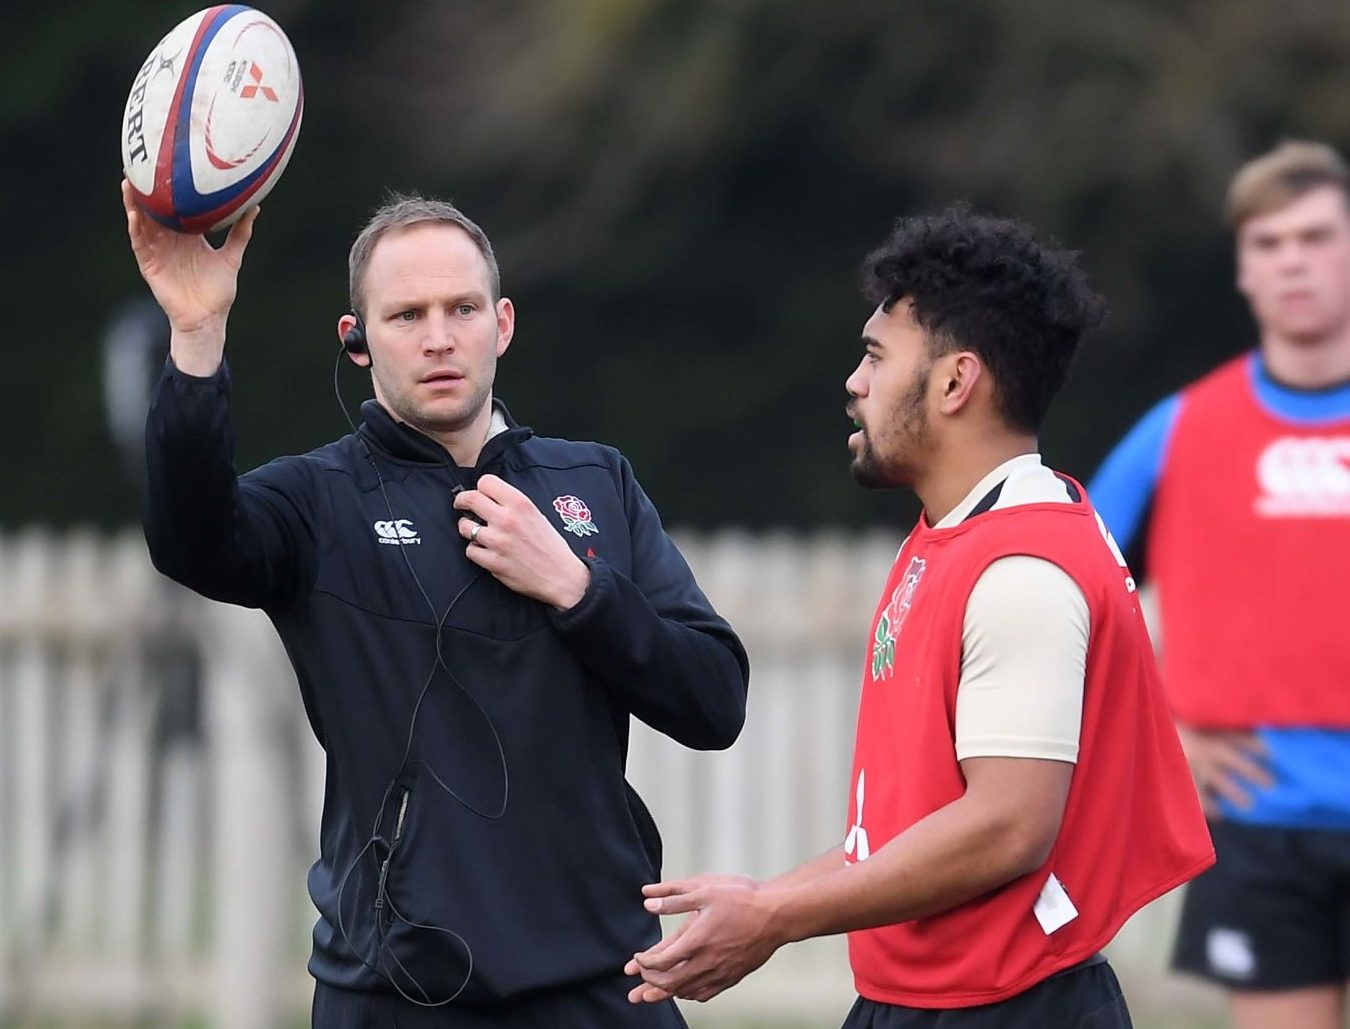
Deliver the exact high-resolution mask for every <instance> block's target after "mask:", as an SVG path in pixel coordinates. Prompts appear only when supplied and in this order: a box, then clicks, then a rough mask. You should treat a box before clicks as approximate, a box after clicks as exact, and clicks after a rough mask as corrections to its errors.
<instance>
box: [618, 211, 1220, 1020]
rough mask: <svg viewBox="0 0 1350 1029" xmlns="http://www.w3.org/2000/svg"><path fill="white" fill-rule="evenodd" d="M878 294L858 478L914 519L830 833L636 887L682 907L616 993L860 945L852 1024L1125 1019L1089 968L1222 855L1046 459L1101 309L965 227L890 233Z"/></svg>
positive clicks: (1025, 247)
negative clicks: (846, 795) (842, 830)
mask: <svg viewBox="0 0 1350 1029" xmlns="http://www.w3.org/2000/svg"><path fill="white" fill-rule="evenodd" d="M866 275H867V292H868V296H869V299H871V300H872V301H873V302H874V303H876V304H877V307H876V310H875V311H874V312H873V314H872V316H871V318H870V319H869V320H868V322H867V324H866V325H865V326H864V328H863V337H862V341H863V347H864V350H865V353H864V356H863V359H862V362H861V364H859V366H858V368H857V369H856V370H855V371H854V372H853V374H852V375H851V376H850V377H849V379H848V381H847V383H846V384H845V387H846V389H847V391H848V394H849V402H848V412H849V414H850V415H851V416H852V418H853V419H854V422H855V425H856V426H857V428H858V431H857V432H855V433H854V434H853V435H852V436H851V437H850V439H849V447H850V450H851V451H852V454H853V473H854V476H855V477H856V478H857V479H858V481H859V482H860V483H862V484H863V485H864V486H868V487H876V488H880V487H893V486H909V487H910V488H912V489H913V490H914V491H915V492H916V493H917V494H918V496H919V499H920V500H921V501H922V502H923V514H922V516H921V517H920V520H919V524H918V525H917V526H916V527H915V529H914V530H913V532H912V533H911V534H910V535H909V537H908V538H907V539H906V540H905V542H904V544H903V545H902V546H901V548H900V552H899V555H898V556H897V558H896V560H895V563H894V565H893V566H892V568H891V572H890V575H889V577H888V579H887V582H886V586H885V589H884V590H883V592H882V597H881V602H880V604H879V605H878V608H877V612H876V615H875V617H874V619H873V621H872V624H871V626H870V631H869V640H870V643H871V647H870V653H869V659H868V661H867V663H866V666H865V668H864V670H863V686H862V698H861V707H860V710H859V715H858V732H857V741H856V746H855V752H854V767H853V788H852V791H851V803H850V807H849V816H848V820H847V823H846V825H847V831H846V836H845V838H844V841H843V845H842V846H835V847H833V848H831V849H830V850H829V851H827V852H826V853H825V854H823V855H821V856H820V857H818V858H816V859H815V860H813V861H810V862H808V863H807V864H805V865H803V866H801V867H800V868H797V869H796V870H794V871H792V872H788V873H787V874H785V875H783V876H780V877H778V878H777V879H773V880H770V881H768V882H765V883H762V884H761V883H756V882H754V881H753V880H749V879H745V878H742V877H729V876H717V875H712V876H700V877H697V878H695V879H692V880H689V881H685V882H668V883H660V884H655V885H653V886H650V887H647V888H646V889H645V890H644V892H645V893H646V894H647V896H648V901H647V904H648V907H649V908H650V909H651V910H653V911H657V912H661V913H663V914H673V913H677V912H696V915H695V916H693V917H691V918H690V919H689V920H688V921H687V922H685V923H684V924H683V925H682V926H681V927H680V928H679V930H677V931H676V933H675V934H673V935H672V936H671V937H669V938H667V939H666V940H665V941H663V942H662V943H660V944H658V945H657V946H656V947H653V948H652V949H651V950H648V951H646V952H645V953H642V954H638V955H636V956H635V957H634V960H633V962H632V963H631V964H630V966H629V970H630V971H634V972H639V973H641V974H642V976H643V978H644V979H645V981H646V982H645V984H644V985H643V986H639V987H637V988H636V989H634V991H633V993H632V995H631V996H632V999H633V1000H634V1001H646V1000H660V999H663V998H665V997H667V996H669V995H671V994H674V995H677V996H680V997H688V998H692V999H695V1000H705V999H707V998H708V997H711V996H713V995H715V994H716V993H718V992H720V991H721V990H723V989H725V988H727V987H728V986H731V985H732V984H734V983H736V982H737V981H739V980H740V979H741V978H742V977H743V976H744V975H746V974H748V973H749V972H751V971H753V970H754V969H755V968H757V967H758V966H759V965H760V964H762V963H763V962H764V961H765V960H767V959H768V957H769V956H770V955H771V954H772V953H773V951H774V950H775V949H776V948H777V947H779V946H781V945H782V944H784V943H787V942H790V941H793V940H800V939H805V938H808V937H812V936H820V935H826V934H831V933H839V932H848V933H849V934H850V936H849V949H850V956H851V960H852V965H853V971H854V978H855V981H856V984H857V987H858V992H859V994H860V996H859V998H858V1000H857V1002H856V1004H855V1005H854V1007H853V1010H852V1012H851V1013H850V1014H849V1016H848V1020H847V1022H846V1023H845V1024H846V1026H848V1027H850V1029H864V1027H866V1029H900V1027H920V1026H933V1027H937V1026H941V1027H943V1029H949V1027H961V1029H976V1027H978V1029H1022V1027H1025V1029H1032V1027H1035V1029H1042V1027H1044V1026H1066V1027H1067V1026H1086V1025H1088V1024H1091V1025H1093V1026H1096V1027H1102V1029H1107V1027H1120V1026H1126V1025H1129V1014H1128V1012H1127V1010H1126V1006H1125V1002H1124V999H1123V997H1122V995H1121V992H1120V987H1119V985H1118V984H1117V982H1116V980H1115V976H1114V974H1113V973H1112V972H1111V970H1110V968H1109V967H1108V966H1107V964H1106V963H1105V960H1104V959H1103V958H1102V956H1101V954H1100V949H1101V948H1102V947H1103V946H1104V945H1105V944H1106V943H1107V942H1108V941H1109V940H1110V939H1111V937H1112V936H1113V935H1114V934H1115V932H1116V930H1117V929H1119V927H1120V926H1121V924H1122V923H1123V922H1124V921H1125V919H1126V918H1128V917H1129V915H1130V914H1132V913H1133V912H1134V911H1135V910H1137V909H1138V908H1139V907H1141V906H1143V905H1144V904H1146V903H1147V902H1148V901H1150V900H1152V899H1153V898H1155V897H1157V896H1159V895H1160V894H1162V893H1164V892H1166V891H1167V890H1170V889H1172V888H1173V887H1175V886H1177V885H1179V884H1180V883H1182V882H1184V881H1185V880H1187V879H1189V878H1191V877H1192V876H1194V875H1196V874H1197V873H1199V872H1200V871H1201V870H1203V869H1204V868H1206V867H1207V866H1208V865H1209V864H1210V863H1211V862H1212V861H1213V851H1212V848H1211V847H1210V843H1209V837H1208V834H1207V833H1206V831H1205V825H1204V819H1203V816H1202V814H1201V811H1200V805H1199V802H1198V800H1197V798H1196V795H1195V791H1194V788H1193V787H1192V786H1191V784H1190V780H1189V776H1188V775H1187V772H1186V765H1185V760H1184V758H1183V756H1182V752H1181V747H1180V745H1179V744H1178V741H1177V738H1176V732H1175V729H1174V728H1173V726H1172V722H1171V717H1170V713H1169V712H1168V709H1167V705H1166V703H1165V701H1164V700H1163V697H1162V694H1161V690H1160V687H1159V685H1158V682H1157V674H1156V670H1155V667H1154V662H1153V655H1152V652H1151V650H1150V647H1149V642H1148V637H1147V634H1146V631H1145V629H1144V624H1143V619H1142V617H1141V614H1140V610H1139V603H1138V598H1137V596H1136V594H1135V588H1134V580H1133V579H1132V578H1131V577H1130V574H1129V570H1128V569H1127V568H1126V567H1125V564H1124V562H1123V561H1122V560H1121V559H1120V554H1119V551H1118V550H1117V549H1116V547H1115V545H1114V544H1113V543H1112V541H1111V540H1110V537H1109V536H1108V535H1107V534H1106V532H1105V529H1104V528H1103V527H1102V526H1101V522H1100V520H1099V519H1098V518H1097V517H1096V514H1095V512H1094V511H1093V509H1092V507H1091V506H1090V505H1089V503H1088V500H1087V498H1086V496H1085V495H1084V494H1083V491H1082V490H1081V489H1080V488H1079V486H1078V485H1077V484H1076V483H1074V482H1073V481H1072V480H1070V479H1068V478H1067V477H1065V476H1061V475H1058V474H1057V473H1055V472H1052V471H1051V470H1050V469H1048V468H1047V467H1045V466H1044V465H1043V464H1042V463H1041V460H1040V457H1039V455H1038V454H1037V442H1036V436H1037V432H1038V430H1039V427H1040V424H1041V421H1042V419H1043V418H1044V416H1045V413H1046V409H1047V407H1048V406H1049V403H1050V400H1051V398H1052V397H1053V396H1054V394H1055V393H1056V391H1057V390H1058V389H1059V388H1060V386H1061V385H1062V384H1063V382H1064V380H1065V376H1066V374H1067V370H1068V366H1069V362H1070V360H1071V358H1072V357H1073V354H1074V351H1075V349H1076V348H1077V345H1078V341H1079V338H1080V336H1081V335H1082V334H1083V332H1084V331H1085V330H1086V329H1088V328H1089V327H1090V326H1092V325H1093V324H1094V322H1095V321H1096V320H1097V319H1098V318H1099V317H1100V310H1101V301H1100V298H1098V297H1097V296H1096V295H1095V294H1094V293H1093V292H1092V291H1091V290H1090V289H1089V287H1088V286H1087V283H1086V281H1085V279H1084V277H1083V274H1082V273H1081V271H1080V270H1079V269H1078V268H1077V266H1076V264H1075V260H1074V257H1073V255H1071V254H1068V253H1064V252H1059V251H1053V250H1049V249H1046V248H1044V247H1042V246H1041V245H1039V244H1038V243H1037V242H1036V241H1035V240H1034V238H1033V237H1032V236H1031V234H1030V232H1029V231H1028V230H1027V229H1026V228H1025V227H1023V226H1020V225H1018V224H1016V223H1013V222H1007V221H997V220H993V219H988V218H983V217H978V216H975V215H971V214H968V213H965V212H964V211H961V210H949V211H946V212H943V213H941V214H937V215H932V216H928V217H921V218H910V219H903V220H901V221H900V222H899V223H898V224H897V226H896V228H895V231H894V233H893V234H892V236H891V237H890V239H889V240H888V241H887V243H886V244H885V245H884V246H883V247H882V248H881V249H880V250H878V251H877V252H875V253H874V254H872V256H871V257H870V258H869V260H868V262H867V266H866ZM1089 1017H1091V1019H1092V1021H1091V1022H1090V1023H1089V1022H1088V1021H1087V1019H1088V1018H1089Z"/></svg>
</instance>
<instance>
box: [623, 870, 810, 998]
mask: <svg viewBox="0 0 1350 1029" xmlns="http://www.w3.org/2000/svg"><path fill="white" fill-rule="evenodd" d="M642 892H643V893H644V894H645V895H646V897H647V901H646V907H647V910H648V911H652V912H654V913H656V914H661V915H672V914H681V913H684V912H690V916H689V918H688V919H686V920H685V922H684V923H683V924H681V925H680V926H679V928H677V929H676V930H675V932H674V933H672V934H671V935H670V936H668V937H666V938H665V939H664V940H662V941H661V942H659V943H657V944H656V945H655V946H654V947H651V948H650V949H648V950H645V951H643V952H642V953H640V954H635V955H634V956H633V959H632V960H631V961H629V962H628V964H627V965H626V966H625V968H624V972H625V973H626V974H628V975H641V976H642V979H643V982H642V983H641V984H640V985H638V986H635V987H634V988H633V989H632V990H631V991H630V992H629V994H628V999H629V1001H631V1002H632V1003H634V1004H641V1003H654V1002H657V1001H663V1000H667V999H669V998H670V997H681V998H683V999H686V1000H697V1001H705V1000H709V999H711V998H713V997H715V996H717V994H719V993H721V992H722V991H723V990H725V989H728V988H729V987H732V986H735V985H736V984H737V983H738V982H740V981H741V980H742V979H744V978H745V977H746V976H747V975H749V974H750V973H751V972H753V971H754V970H755V969H757V968H759V967H760V966H761V965H762V964H764V962H766V961H768V960H769V958H770V957H771V956H772V955H773V953H774V951H776V950H777V949H778V948H779V947H780V946H782V944H783V943H785V942H787V941H786V940H785V939H783V938H781V937H780V936H779V935H778V934H777V931H776V929H775V927H774V924H773V916H774V904H773V891H772V890H768V889H765V888H764V887H762V886H761V884H760V883H759V882H757V881H756V880H754V879H751V878H749V877H748V876H729V875H701V876H696V877H695V878H693V879H685V880H674V881H671V882H663V883H655V884H653V885H650V886H644V887H643V888H642Z"/></svg>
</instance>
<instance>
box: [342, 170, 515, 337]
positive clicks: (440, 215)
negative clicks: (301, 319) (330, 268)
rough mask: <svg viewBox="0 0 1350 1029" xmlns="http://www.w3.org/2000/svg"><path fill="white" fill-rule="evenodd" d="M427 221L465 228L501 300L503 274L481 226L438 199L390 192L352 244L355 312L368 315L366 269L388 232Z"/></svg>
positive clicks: (349, 257) (350, 273) (351, 280)
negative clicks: (366, 312) (480, 255)
mask: <svg viewBox="0 0 1350 1029" xmlns="http://www.w3.org/2000/svg"><path fill="white" fill-rule="evenodd" d="M428 222H430V223H433V224H438V225H450V226H453V227H455V228H459V229H463V230H464V232H466V233H467V234H468V236H469V238H470V239H471V240H473V245H474V246H476V247H477V248H478V252H479V253H480V254H482V255H483V260H484V261H485V262H487V271H488V289H489V291H490V292H491V293H492V299H493V300H494V301H495V300H498V299H499V298H500V297H501V295H502V279H501V272H499V271H498V270H497V255H496V254H494V253H493V252H492V244H491V243H490V242H489V241H488V238H487V233H485V232H484V231H483V230H482V229H480V228H479V227H478V223H477V222H475V221H474V220H473V219H472V218H470V217H468V216H467V215H466V214H465V213H464V212H463V211H461V210H460V209H459V208H458V207H456V206H455V205H454V204H452V203H449V202H447V201H445V200H436V199H434V198H431V197H424V196H420V195H419V194H417V193H409V194H403V193H394V192H390V193H389V194H388V195H387V198H386V200H385V202H384V203H383V204H382V205H381V206H380V207H379V208H378V209H377V210H376V211H375V213H374V214H372V215H371V216H370V221H368V222H366V224H365V226H364V227H363V228H362V229H361V234H360V235H359V236H357V237H356V242H355V243H353V244H352V249H351V252H350V253H349V254H348V255H347V290H348V294H349V296H348V299H349V302H350V303H351V306H352V311H353V312H354V313H356V314H364V312H365V303H366V298H365V285H366V268H367V267H368V266H369V264H370V258H371V255H372V254H374V253H375V244H377V243H379V241H380V239H381V238H382V237H383V236H384V235H385V234H386V233H389V232H395V231H398V230H400V229H408V228H411V227H412V226H414V225H423V224H426V223H428Z"/></svg>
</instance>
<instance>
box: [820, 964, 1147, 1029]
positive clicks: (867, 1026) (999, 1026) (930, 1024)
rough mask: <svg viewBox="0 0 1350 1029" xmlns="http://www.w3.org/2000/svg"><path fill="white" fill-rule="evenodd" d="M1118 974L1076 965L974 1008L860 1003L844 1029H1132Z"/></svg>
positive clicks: (861, 1000)
mask: <svg viewBox="0 0 1350 1029" xmlns="http://www.w3.org/2000/svg"><path fill="white" fill-rule="evenodd" d="M1130 1025H1131V1023H1130V1012H1129V1010H1128V1009H1127V1008H1126V1007H1125V995H1124V994H1123V993H1121V992H1120V983H1119V982H1117V981H1116V973H1115V972H1113V971H1111V966H1110V965H1108V964H1107V963H1106V962H1105V961H1098V962H1097V963H1096V964H1090V965H1075V966H1074V967H1073V968H1070V969H1067V970H1065V971H1063V972H1060V973H1059V974H1058V975H1052V976H1051V977H1050V978H1049V979H1045V980H1043V981H1041V982H1039V983H1037V984H1036V985H1035V986H1033V987H1032V988H1031V989H1029V990H1027V991H1025V992H1023V993H1019V994H1018V995H1017V996H1016V997H1009V998H1008V999H1007V1000H1002V1001H999V1002H998V1003H997V1004H981V1005H980V1006H979V1007H974V1008H944V1009H940V1010H939V1009H935V1008H907V1007H901V1006H900V1005H897V1004H878V1003H877V1002H876V1001H872V1000H865V999H864V998H862V997H859V998H858V1000H857V1001H856V1002H855V1003H854V1005H853V1010H852V1011H850V1012H849V1013H848V1018H847V1019H845V1021H844V1025H843V1029H1051V1027H1053V1029H1130Z"/></svg>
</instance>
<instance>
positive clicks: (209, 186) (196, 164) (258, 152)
mask: <svg viewBox="0 0 1350 1029" xmlns="http://www.w3.org/2000/svg"><path fill="white" fill-rule="evenodd" d="M303 110H304V92H303V90H302V88H301V85H300V66H299V64H298V63H297V62H296V59H295V50H294V49H292V47H291V43H290V40H288V39H287V38H286V34H285V33H284V32H282V31H281V27H280V26H278V25H277V23H276V22H274V21H273V20H272V19H271V18H269V17H268V16H267V15H265V14H263V13H262V12H261V11H255V10H254V9H253V8H251V7H245V6H244V5H243V4H221V5H219V6H216V7H208V8H207V9H206V10H204V11H198V12H197V13H196V14H194V15H192V16H191V17H189V18H187V19H186V20H185V21H183V22H182V23H181V24H179V25H178V26H177V27H176V28H174V29H173V31H172V32H170V33H169V34H168V35H167V36H165V37H164V38H163V39H161V40H160V41H159V45H158V46H156V47H155V49H154V50H152V51H151V52H150V56H149V57H148V58H146V61H145V63H144V64H143V65H141V70H140V71H139V72H137V73H136V79H135V81H134V82H133V83H132V84H131V95H130V96H128V97H127V106H126V113H125V114H124V115H123V118H122V171H123V172H124V173H125V175H126V177H127V181H128V182H130V183H131V188H132V190H133V191H134V193H135V196H136V200H137V202H138V203H139V204H140V206H141V208H142V210H144V211H145V212H146V213H147V214H148V215H149V216H150V217H151V218H153V219H155V221H157V222H159V223H160V224H161V225H166V226H168V227H169V228H171V229H174V230H176V231H178V232H190V233H201V232H209V231H214V230H216V229H223V228H225V227H226V226H228V225H231V224H233V223H234V222H235V221H237V220H238V219H239V218H240V217H241V216H242V215H243V214H244V212H246V211H247V210H249V208H251V207H254V206H255V205H257V204H258V203H259V202H260V201H261V200H262V198H263V197H265V196H266V195H267V193H268V191H269V190H271V188H272V187H273V186H275V185H276V183H277V180H278V179H279V178H281V173H282V171H284V170H285V168H286V162H287V161H288V160H290V157H291V151H292V150H293V149H294V148H295V140H296V136H297V135H298V134H299V132H300V115H301V113H302V112H303Z"/></svg>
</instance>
